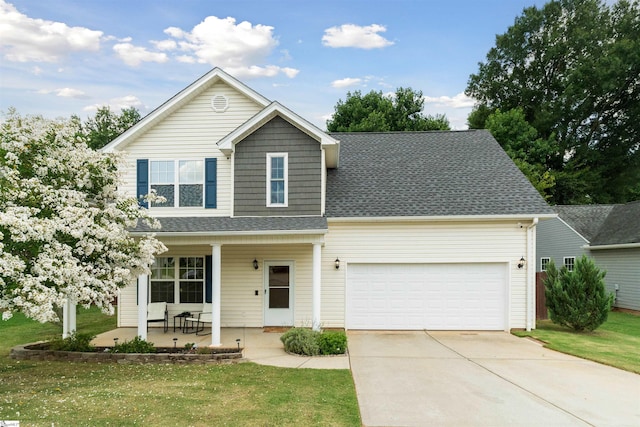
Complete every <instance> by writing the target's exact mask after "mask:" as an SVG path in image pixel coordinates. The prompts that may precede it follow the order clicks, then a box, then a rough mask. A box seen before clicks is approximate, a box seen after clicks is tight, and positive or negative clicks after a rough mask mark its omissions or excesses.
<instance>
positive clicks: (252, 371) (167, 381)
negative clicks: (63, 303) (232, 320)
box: [0, 309, 360, 427]
mask: <svg viewBox="0 0 640 427" xmlns="http://www.w3.org/2000/svg"><path fill="white" fill-rule="evenodd" d="M113 322H114V320H113V319H112V318H109V317H107V316H104V315H102V314H101V313H99V312H98V311H97V310H94V309H92V310H89V311H85V310H81V313H79V314H78V329H79V332H90V333H92V334H97V333H100V332H104V331H106V330H109V329H112V328H113V327H115V325H114V324H113ZM58 333H60V328H56V327H54V326H53V325H41V324H39V323H36V322H33V321H30V320H28V319H25V318H24V317H22V316H20V315H18V316H15V318H14V319H11V320H9V321H8V322H3V323H0V378H2V387H0V420H19V421H21V424H20V425H21V426H47V427H49V426H51V425H52V424H53V425H55V426H58V425H61V426H64V425H74V426H107V425H109V426H113V425H118V426H129V425H185V426H211V425H221V426H227V425H228V426H243V425H252V426H253V425H264V426H270V425H274V426H275V425H278V426H281V425H323V426H324V425H327V426H358V425H360V415H359V411H358V403H357V399H356V394H355V388H354V385H353V380H352V378H351V374H350V372H349V371H348V370H336V371H331V370H315V369H285V368H275V367H270V366H261V365H256V364H254V363H242V364H237V365H169V364H167V365H151V364H150V365H120V364H92V363H67V362H28V361H20V362H18V361H13V360H11V359H9V358H8V354H9V350H10V348H11V347H12V346H13V345H16V344H24V343H26V342H33V341H37V340H41V339H46V338H48V337H51V336H52V335H54V334H58Z"/></svg>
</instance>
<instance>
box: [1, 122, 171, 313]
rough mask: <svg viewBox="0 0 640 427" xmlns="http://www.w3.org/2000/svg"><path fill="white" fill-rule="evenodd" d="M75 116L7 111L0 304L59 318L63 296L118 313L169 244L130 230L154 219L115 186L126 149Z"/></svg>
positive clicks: (6, 309)
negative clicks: (99, 137) (102, 144)
mask: <svg viewBox="0 0 640 427" xmlns="http://www.w3.org/2000/svg"><path fill="white" fill-rule="evenodd" d="M78 125H79V123H78V122H77V121H74V120H48V119H44V118H42V117H40V116H24V117H23V116H20V115H19V114H17V113H16V112H15V110H10V111H9V112H8V113H6V114H4V117H3V119H2V122H1V123H0V126H1V128H0V129H1V134H0V312H2V318H3V320H6V319H9V318H10V317H11V316H12V314H13V313H14V312H16V311H20V312H22V313H24V314H25V315H26V316H27V317H30V318H32V319H35V320H38V321H40V322H46V321H56V320H59V319H58V315H57V314H56V309H57V308H59V307H62V306H63V304H64V303H65V299H66V298H71V299H73V300H75V301H76V302H77V303H78V304H82V305H84V306H85V307H88V306H89V305H91V304H95V305H96V306H98V307H100V308H101V309H102V310H103V311H105V312H108V313H113V306H112V301H114V299H115V297H116V295H117V291H118V289H119V288H121V287H123V286H125V285H127V284H128V283H131V281H132V280H134V279H135V278H136V277H137V276H138V275H139V274H148V273H149V265H150V264H151V263H152V262H153V260H154V255H155V254H157V253H161V252H164V251H165V250H166V247H165V246H164V245H163V244H162V243H161V242H160V241H158V240H157V239H156V238H155V237H153V236H146V237H142V238H140V239H134V238H133V237H131V236H130V235H129V233H128V231H127V229H129V228H131V227H133V226H135V225H136V223H137V221H139V220H142V221H146V222H147V223H148V224H150V225H151V226H152V227H153V226H157V223H156V221H155V220H154V219H153V218H152V217H150V216H149V215H148V213H147V211H146V210H145V209H142V208H140V207H139V206H138V202H137V200H136V199H135V198H132V197H125V196H124V195H123V194H121V193H120V192H119V191H118V186H119V185H120V184H121V182H120V175H119V174H118V170H119V165H120V164H121V162H122V157H120V156H118V155H117V154H109V155H107V154H104V153H100V152H96V151H94V150H92V149H90V148H88V147H87V145H86V143H85V142H84V141H83V137H82V136H81V133H80V132H79V129H78Z"/></svg>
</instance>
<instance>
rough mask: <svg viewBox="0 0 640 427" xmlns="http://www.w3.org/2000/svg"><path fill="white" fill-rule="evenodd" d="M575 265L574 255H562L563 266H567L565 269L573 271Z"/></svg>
mask: <svg viewBox="0 0 640 427" xmlns="http://www.w3.org/2000/svg"><path fill="white" fill-rule="evenodd" d="M575 265H576V257H574V256H569V257H564V266H565V267H566V268H567V270H569V271H573V268H574V267H575Z"/></svg>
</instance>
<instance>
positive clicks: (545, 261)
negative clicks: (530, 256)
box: [540, 257, 551, 271]
mask: <svg viewBox="0 0 640 427" xmlns="http://www.w3.org/2000/svg"><path fill="white" fill-rule="evenodd" d="M549 262H551V258H549V257H542V258H540V271H547V267H548V266H549Z"/></svg>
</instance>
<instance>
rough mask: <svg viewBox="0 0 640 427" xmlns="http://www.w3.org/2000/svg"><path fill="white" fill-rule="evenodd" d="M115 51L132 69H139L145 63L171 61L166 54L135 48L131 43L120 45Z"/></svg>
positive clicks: (114, 48) (114, 47) (115, 47)
mask: <svg viewBox="0 0 640 427" xmlns="http://www.w3.org/2000/svg"><path fill="white" fill-rule="evenodd" d="M113 50H114V51H115V52H116V54H117V55H118V56H119V57H120V59H122V60H123V61H124V63H125V64H127V65H129V66H131V67H137V66H139V65H140V64H141V63H143V62H158V63H164V62H167V61H168V60H169V57H168V56H167V54H165V53H159V52H151V51H149V50H147V49H145V48H143V47H140V46H134V45H132V44H131V43H118V44H116V45H114V46H113Z"/></svg>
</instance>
